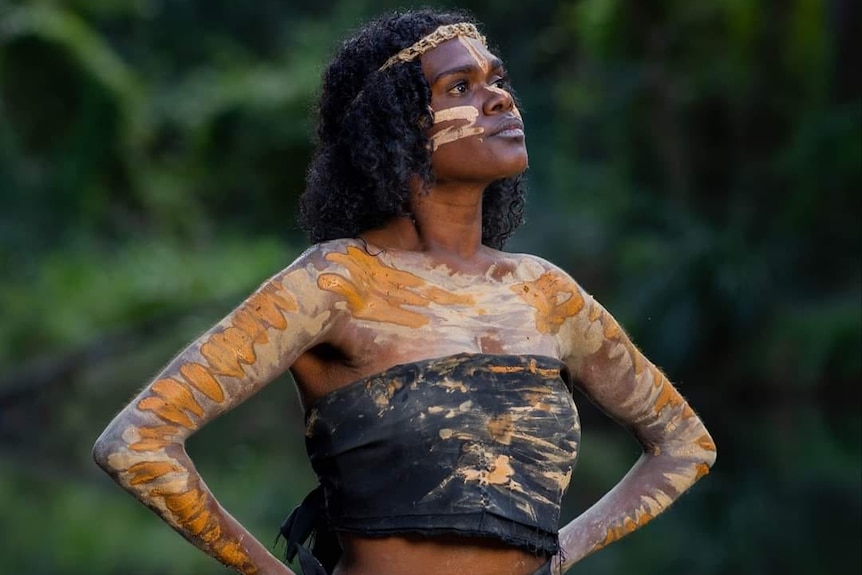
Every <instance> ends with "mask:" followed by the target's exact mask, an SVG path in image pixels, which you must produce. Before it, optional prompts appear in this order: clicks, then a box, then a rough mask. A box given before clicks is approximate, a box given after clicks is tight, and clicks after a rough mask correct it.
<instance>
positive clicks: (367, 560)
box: [333, 533, 548, 575]
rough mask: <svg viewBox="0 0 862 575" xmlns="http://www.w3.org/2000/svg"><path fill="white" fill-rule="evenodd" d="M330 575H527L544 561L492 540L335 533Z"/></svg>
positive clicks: (541, 557)
mask: <svg viewBox="0 0 862 575" xmlns="http://www.w3.org/2000/svg"><path fill="white" fill-rule="evenodd" d="M339 536H340V539H341V544H342V546H343V548H344V555H342V557H341V561H340V562H339V563H338V566H337V567H336V568H335V571H334V572H333V575H404V574H405V573H410V574H411V575H439V574H440V573H446V574H447V575H531V574H532V573H534V572H535V571H536V570H537V569H539V567H541V566H542V565H544V564H545V563H546V562H547V561H548V559H547V558H546V557H543V556H538V557H537V556H536V555H533V554H532V553H530V552H528V551H526V550H523V549H518V548H516V547H512V546H510V545H507V544H505V543H503V542H500V541H497V540H494V539H485V538H472V539H470V538H464V537H458V536H455V535H446V536H439V537H433V538H430V537H423V536H413V535H406V536H392V537H373V538H372V537H363V536H358V535H353V534H347V533H341V534H339Z"/></svg>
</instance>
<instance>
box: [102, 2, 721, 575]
mask: <svg viewBox="0 0 862 575" xmlns="http://www.w3.org/2000/svg"><path fill="white" fill-rule="evenodd" d="M319 114H320V120H319V126H318V137H319V143H318V150H317V154H316V156H315V159H314V161H313V164H312V166H311V169H310V171H309V177H308V188H307V190H306V193H305V195H304V196H303V202H302V221H303V224H304V226H305V227H306V229H307V230H308V231H309V234H310V236H311V239H312V241H313V242H314V243H315V245H314V246H313V247H312V248H311V249H309V250H308V251H306V252H305V253H304V254H302V255H301V256H300V257H299V258H298V259H297V260H296V261H295V262H293V263H292V264H291V265H290V266H288V267H287V268H286V269H285V270H284V271H282V272H281V273H279V274H277V275H276V276H274V277H273V278H271V279H270V280H269V281H267V282H266V283H264V284H263V285H262V286H261V287H260V289H259V290H258V291H256V292H255V293H254V294H252V295H251V296H250V297H249V298H248V299H247V300H246V301H245V302H243V303H242V304H241V305H240V306H239V307H238V308H236V309H235V310H234V311H233V312H232V313H231V314H229V315H228V316H227V317H226V318H225V319H224V320H222V321H221V322H220V323H218V324H217V325H216V326H214V327H213V328H212V329H211V330H210V331H208V332H207V333H205V334H204V335H203V336H202V337H200V338H199V339H198V340H197V341H195V342H194V343H192V344H191V346H189V347H188V348H187V349H186V350H185V351H184V352H182V353H181V354H180V355H179V356H178V357H177V358H176V359H174V360H173V361H172V362H171V363H170V365H168V367H167V368H166V369H165V370H164V372H162V373H161V374H160V375H159V376H158V377H157V378H156V379H155V381H153V382H152V383H151V384H150V385H148V386H147V387H146V388H145V389H144V390H143V391H142V392H141V394H140V395H139V396H138V397H137V398H135V399H134V400H133V401H132V402H131V403H130V404H129V405H128V406H126V408H125V409H124V410H123V411H122V412H121V413H120V414H119V415H117V417H116V418H115V419H114V421H113V422H112V423H111V424H110V425H109V426H108V428H107V429H106V430H105V432H104V433H103V434H102V436H101V437H100V438H99V440H98V442H97V443H96V446H95V450H94V453H95V457H96V461H97V462H98V463H99V465H100V466H101V467H103V468H104V469H105V470H106V471H107V472H108V473H109V474H111V476H112V477H113V478H114V479H115V480H116V481H117V482H118V483H120V484H121V485H122V486H123V487H124V488H126V489H127V490H129V491H130V492H131V493H132V494H133V495H134V496H135V497H137V498H138V499H139V500H140V501H141V502H142V503H144V504H145V505H147V506H148V507H150V508H151V509H153V510H154V511H155V512H156V513H158V514H159V515H160V517H161V518H162V519H163V520H165V521H166V522H167V523H169V524H170V525H171V526H172V527H173V528H174V529H176V530H177V531H178V532H179V533H180V534H182V535H183V536H184V537H185V538H186V539H188V540H189V541H190V542H191V543H193V544H194V545H196V546H197V547H199V548H200V549H202V550H203V551H205V552H206V553H208V554H210V555H211V556H213V557H215V558H216V559H218V560H219V561H221V562H222V563H223V564H225V565H227V566H230V567H232V568H234V569H235V570H236V571H238V572H239V573H244V574H247V575H248V574H254V573H260V574H272V575H280V574H288V573H291V571H290V569H288V568H287V567H286V566H285V565H284V564H283V563H281V562H280V561H279V560H278V559H276V558H275V557H274V556H273V555H271V554H270V553H269V551H267V549H266V548H265V547H264V546H262V545H261V544H260V543H259V542H258V541H256V540H255V539H254V538H253V537H252V536H251V535H250V534H249V533H248V531H246V530H245V529H244V528H243V527H242V526H241V525H240V524H239V523H238V522H237V521H236V520H234V519H233V518H232V517H231V516H230V515H229V514H228V513H227V512H226V511H225V510H224V509H223V508H222V507H221V506H220V505H219V504H218V502H216V500H215V499H214V498H213V496H212V494H211V493H210V491H209V490H208V489H207V487H206V485H205V484H204V482H203V480H202V478H201V477H200V476H199V475H198V474H197V472H196V471H195V468H194V465H193V464H192V462H191V461H190V459H189V458H188V456H187V455H186V453H185V449H184V442H185V440H186V438H187V437H188V436H189V435H191V434H192V433H193V432H194V431H196V430H197V429H199V428H200V427H201V426H202V425H204V424H205V423H206V422H208V421H209V420H211V419H213V418H214V417H216V416H218V415H219V414H221V413H224V412H225V411H227V410H229V409H232V408H234V407H235V406H237V405H238V404H240V403H241V402H242V401H243V400H245V399H246V398H248V397H249V396H251V395H253V394H254V393H255V392H257V391H258V390H259V389H260V388H261V387H263V386H264V385H266V384H267V383H268V382H270V381H271V380H273V379H274V378H275V377H276V376H278V375H279V374H281V373H282V372H284V371H285V370H287V369H290V370H291V372H292V374H293V376H294V379H295V381H296V383H297V386H298V388H299V393H300V397H301V399H302V402H303V405H304V407H305V410H306V422H307V430H306V438H307V446H308V451H309V455H310V457H311V461H312V465H313V467H314V469H315V471H316V472H317V474H318V477H319V478H320V482H321V488H320V489H318V490H315V492H313V493H312V494H311V495H310V496H309V497H308V498H307V499H306V501H305V502H304V503H303V505H302V506H300V507H299V508H298V509H297V510H296V511H295V512H294V514H292V516H291V517H290V518H289V520H288V521H287V522H286V523H285V525H284V526H283V528H282V533H283V534H284V535H285V537H286V538H287V539H288V553H289V555H291V556H293V555H295V554H297V553H298V554H299V555H300V559H301V562H302V565H303V570H304V571H305V572H306V573H323V572H325V571H331V570H332V569H334V573H336V574H338V575H348V574H349V575H397V574H406V573H410V574H413V575H431V574H435V575H436V574H438V573H451V574H464V575H467V574H469V575H528V574H532V573H551V572H552V570H553V572H562V571H565V570H566V569H567V568H568V567H570V566H571V565H573V564H575V563H576V562H578V561H579V560H580V559H582V558H583V557H585V556H587V555H588V554H590V553H592V552H594V551H596V550H598V549H600V548H602V547H604V546H605V545H607V544H609V543H611V542H613V541H615V540H617V539H619V538H620V537H622V536H623V535H624V534H626V533H629V532H631V531H633V530H634V529H636V528H638V527H639V526H641V525H643V524H645V523H646V522H648V521H649V520H651V519H652V518H653V517H655V515H657V514H658V513H660V512H661V511H663V510H664V509H665V508H666V507H667V506H668V505H669V504H670V503H671V502H672V501H674V500H675V499H676V498H677V497H679V495H680V494H681V493H682V492H683V491H685V490H686V489H687V488H688V487H690V486H691V485H692V484H693V483H694V482H695V481H696V480H697V479H699V478H700V477H702V476H703V475H704V474H706V473H707V472H708V470H709V467H710V466H711V465H712V463H713V461H714V459H715V446H714V444H713V442H712V440H711V438H710V436H709V434H708V433H707V431H706V429H705V428H704V426H703V424H702V423H701V421H700V419H699V418H698V417H697V416H696V415H695V414H694V412H693V411H692V410H691V408H690V407H689V406H688V405H687V403H686V402H685V400H684V399H683V398H682V397H681V396H680V395H679V393H678V392H677V391H676V390H675V389H674V388H673V386H672V385H671V384H670V383H669V382H668V380H667V379H666V378H665V377H664V376H663V375H662V374H661V372H660V371H659V370H658V369H657V368H656V367H655V366H654V365H653V364H651V363H650V362H649V361H648V360H647V359H646V358H644V357H643V355H642V354H641V353H640V352H639V351H638V350H637V348H636V347H634V345H633V344H632V343H631V342H630V341H629V339H628V337H627V336H626V335H625V333H624V332H623V331H622V330H621V329H620V327H619V326H618V324H617V323H616V321H614V319H613V318H612V317H611V316H610V314H608V313H607V312H606V311H605V310H604V309H603V308H602V307H601V306H600V305H599V304H598V303H597V302H596V301H595V300H594V299H593V298H592V297H591V296H590V295H589V294H587V293H586V292H585V291H584V290H583V289H581V288H580V287H579V286H578V284H577V283H576V282H575V281H574V280H573V279H572V278H570V277H569V276H568V275H567V274H566V273H565V272H563V271H561V270H560V269H558V268H556V267H554V266H553V265H551V264H549V263H548V262H545V261H543V260H541V259H539V258H536V257H533V256H529V255H520V254H508V253H504V252H502V251H499V250H500V248H502V245H503V243H504V242H505V240H506V238H507V237H508V236H509V235H510V234H511V233H512V232H513V231H514V229H515V228H516V227H517V226H518V225H519V224H520V223H521V214H522V207H523V191H522V187H521V180H520V177H521V174H522V173H523V172H524V170H525V169H526V167H527V151H526V148H525V142H524V131H523V123H522V121H521V117H520V114H519V113H518V109H517V107H516V105H515V101H514V98H513V96H512V94H511V91H510V89H509V85H508V81H507V77H506V73H505V70H504V68H503V65H502V63H501V62H500V60H499V59H498V58H497V57H496V56H494V55H493V54H492V53H491V52H489V50H488V48H487V47H486V45H485V40H484V38H483V37H482V36H481V35H480V34H479V33H478V31H477V30H476V28H475V26H474V25H473V24H472V23H470V22H469V19H468V17H467V16H465V15H464V14H460V13H436V12H430V11H420V12H411V13H406V14H395V15H391V16H388V17H385V18H382V19H380V20H378V21H375V22H372V23H371V24H369V25H368V26H366V27H365V28H364V29H363V30H362V31H360V32H359V33H358V34H357V35H356V36H355V37H354V38H353V39H351V40H349V41H347V42H346V43H345V44H344V45H343V46H342V47H341V50H340V51H339V53H338V54H337V55H336V57H335V59H334V61H333V62H332V63H331V65H330V66H329V68H328V70H327V72H326V74H325V77H324V86H323V93H322V97H321V102H320V110H319ZM571 385H576V386H578V387H579V388H580V389H581V391H582V392H584V393H585V394H586V395H587V396H588V397H589V398H590V399H591V400H592V401H594V402H595V403H597V404H598V405H599V406H600V407H601V408H602V409H604V410H605V411H606V412H607V413H608V414H609V415H610V416H611V417H613V418H614V419H616V420H617V421H618V422H619V423H620V424H622V425H624V426H625V427H627V428H629V429H630V430H631V431H632V432H633V433H634V435H635V437H636V438H637V439H638V441H639V442H640V443H641V445H642V446H643V449H644V454H643V456H642V457H641V459H640V460H639V462H638V463H637V464H636V465H635V466H634V467H633V468H632V470H631V472H629V473H628V474H627V475H626V476H625V477H624V478H623V479H622V480H621V481H620V482H619V484H618V485H617V486H616V487H614V489H613V490H611V491H610V492H609V493H608V494H607V495H606V496H605V497H603V498H602V499H601V500H600V501H599V502H598V503H596V504H595V505H594V506H593V507H591V508H590V509H588V510H587V511H586V512H585V513H584V514H582V515H581V516H580V517H578V518H576V519H575V520H574V521H572V522H571V523H569V524H568V525H566V526H565V527H563V528H562V530H560V531H559V533H558V532H557V521H558V519H559V506H560V500H561V498H562V495H563V493H564V491H565V489H566V488H567V486H568V482H569V477H570V475H571V471H572V468H573V465H574V461H575V457H576V455H577V446H578V441H579V426H578V419H577V411H576V409H575V406H574V403H573V400H572V395H571V391H570V387H571ZM312 527H314V528H316V542H315V547H314V549H313V550H312V551H308V550H306V549H305V547H303V542H304V541H305V539H306V537H307V535H308V533H309V531H310V530H311V529H312ZM327 533H329V534H330V535H329V536H328V535H327ZM333 533H334V534H335V536H331V534H333ZM315 556H316V558H315ZM318 559H319V560H320V561H321V562H322V563H323V564H324V565H325V567H324V566H321V564H320V563H318V561H317V560H318Z"/></svg>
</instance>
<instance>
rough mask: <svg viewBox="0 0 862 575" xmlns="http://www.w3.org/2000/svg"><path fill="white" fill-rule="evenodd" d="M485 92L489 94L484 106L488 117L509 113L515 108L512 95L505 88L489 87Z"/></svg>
mask: <svg viewBox="0 0 862 575" xmlns="http://www.w3.org/2000/svg"><path fill="white" fill-rule="evenodd" d="M485 90H486V92H487V93H488V97H487V98H486V100H485V106H484V108H485V109H484V112H485V114H486V115H491V114H499V113H501V112H508V111H510V110H511V109H512V108H513V107H514V106H515V101H514V99H513V98H512V95H511V94H510V93H509V92H507V91H506V90H504V89H503V88H498V87H496V86H487V87H486V88H485Z"/></svg>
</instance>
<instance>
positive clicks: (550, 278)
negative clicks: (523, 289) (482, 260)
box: [505, 253, 583, 292]
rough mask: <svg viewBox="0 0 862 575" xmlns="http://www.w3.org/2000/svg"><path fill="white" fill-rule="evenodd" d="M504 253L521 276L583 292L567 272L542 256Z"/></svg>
mask: <svg viewBox="0 0 862 575" xmlns="http://www.w3.org/2000/svg"><path fill="white" fill-rule="evenodd" d="M505 255H506V256H507V257H508V258H510V259H511V260H512V261H513V262H514V263H515V265H516V266H517V269H518V270H520V272H521V275H522V276H523V277H526V278H531V279H532V280H533V281H539V280H542V281H544V282H550V283H553V284H555V285H557V286H558V287H561V288H568V289H577V290H578V291H579V292H583V289H582V288H581V286H580V285H579V284H578V282H576V281H575V279H574V278H573V277H572V276H571V275H570V274H569V273H568V272H566V271H565V270H564V269H563V268H561V267H559V266H557V265H556V264H553V263H551V262H549V261H548V260H546V259H544V258H541V257H539V256H537V255H533V254H525V253H513V254H508V253H507V254H505Z"/></svg>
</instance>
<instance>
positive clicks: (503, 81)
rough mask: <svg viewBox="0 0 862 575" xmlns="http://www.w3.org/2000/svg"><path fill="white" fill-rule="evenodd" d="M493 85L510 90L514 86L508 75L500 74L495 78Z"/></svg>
mask: <svg viewBox="0 0 862 575" xmlns="http://www.w3.org/2000/svg"><path fill="white" fill-rule="evenodd" d="M491 85H492V86H494V87H496V88H500V89H501V90H508V89H509V88H510V87H511V86H512V85H511V83H510V82H509V77H508V76H500V77H499V78H497V79H496V80H494V81H493V82H492V83H491Z"/></svg>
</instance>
